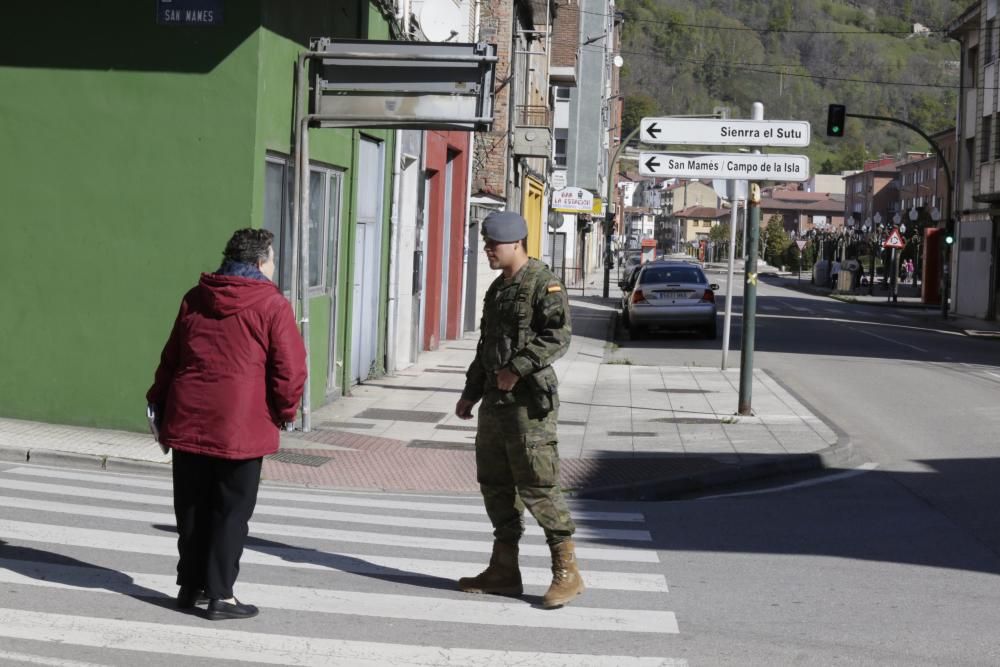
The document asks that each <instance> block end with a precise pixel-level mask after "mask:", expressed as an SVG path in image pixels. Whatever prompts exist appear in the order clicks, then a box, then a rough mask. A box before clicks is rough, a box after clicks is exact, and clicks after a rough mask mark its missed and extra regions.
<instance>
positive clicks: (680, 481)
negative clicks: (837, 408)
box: [567, 369, 854, 501]
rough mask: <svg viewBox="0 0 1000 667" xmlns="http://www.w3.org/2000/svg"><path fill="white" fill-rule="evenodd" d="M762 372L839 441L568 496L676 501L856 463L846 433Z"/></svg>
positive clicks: (764, 370)
mask: <svg viewBox="0 0 1000 667" xmlns="http://www.w3.org/2000/svg"><path fill="white" fill-rule="evenodd" d="M761 370H763V372H764V373H766V374H767V375H768V377H770V378H771V379H772V380H774V381H775V382H776V383H777V384H779V385H780V386H781V388H782V389H784V390H785V391H787V392H788V393H789V394H791V395H792V396H793V397H794V398H795V399H796V400H797V401H799V402H800V403H801V404H802V405H803V406H805V407H806V408H808V409H809V411H810V412H812V413H813V415H815V416H816V417H817V418H818V419H819V420H820V421H822V422H823V423H824V424H825V425H826V426H827V428H829V429H830V430H831V431H833V432H834V433H835V434H836V436H837V442H836V443H834V444H832V445H830V446H829V447H826V448H825V449H821V450H818V451H816V452H813V453H811V454H792V455H788V456H782V457H780V458H777V459H774V460H770V461H759V462H757V463H751V464H746V465H742V464H738V465H735V466H733V467H729V468H722V469H720V470H711V471H705V472H701V473H693V474H685V475H679V476H677V477H666V478H660V479H656V480H650V481H647V482H640V483H633V484H627V485H625V484H616V485H613V486H604V487H596V488H590V489H578V490H575V491H573V492H572V493H568V494H567V495H569V496H571V497H573V498H580V499H584V500H633V501H635V500H676V499H679V498H682V497H685V496H689V495H691V494H694V493H700V492H704V491H707V490H719V489H724V488H726V487H729V486H735V485H737V484H743V483H746V482H752V481H760V480H764V479H768V478H772V477H780V476H785V475H793V474H800V473H804V472H812V471H815V470H824V469H827V468H834V467H844V466H847V465H849V464H851V463H854V446H853V445H852V443H851V439H850V436H848V435H847V432H846V431H844V430H843V429H842V428H840V427H839V426H838V425H837V424H835V423H833V422H832V421H830V419H829V418H827V417H826V416H825V415H824V414H823V413H821V412H819V411H818V410H816V408H814V407H813V406H812V405H811V404H810V403H809V402H808V401H806V400H805V399H804V398H802V397H801V396H799V395H798V394H797V393H796V392H794V391H793V390H792V389H791V388H790V387H788V385H786V384H785V383H784V382H782V381H781V380H780V379H779V378H777V377H775V375H774V373H772V372H771V371H768V370H766V369H761Z"/></svg>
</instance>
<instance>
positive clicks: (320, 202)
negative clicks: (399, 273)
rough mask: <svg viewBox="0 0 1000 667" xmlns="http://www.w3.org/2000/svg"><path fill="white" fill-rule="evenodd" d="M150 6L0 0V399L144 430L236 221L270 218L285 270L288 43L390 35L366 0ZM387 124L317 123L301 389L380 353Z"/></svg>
mask: <svg viewBox="0 0 1000 667" xmlns="http://www.w3.org/2000/svg"><path fill="white" fill-rule="evenodd" d="M164 4H166V5H170V4H172V3H162V2H157V0H103V1H101V2H85V3H83V2H73V1H69V0H65V1H55V2H44V3H18V7H17V8H16V9H9V10H5V16H4V22H3V23H2V24H0V202H2V209H0V221H2V223H0V224H2V229H3V238H4V240H5V243H4V246H5V247H4V251H5V252H4V256H5V259H4V260H3V261H2V262H0V280H2V283H3V285H4V288H5V289H4V297H3V298H2V299H0V416H5V417H14V418H23V419H31V420H39V421H48V422H57V423H67V424H81V425H90V426H104V427H120V428H133V429H142V428H144V423H145V418H144V405H145V399H144V394H145V391H146V389H147V388H148V386H149V385H150V383H151V381H152V376H153V371H154V369H155V367H156V364H157V361H158V355H159V352H160V349H161V348H162V345H163V343H164V342H165V340H166V338H167V335H168V333H169V330H170V326H171V324H172V322H173V318H174V316H175V314H176V309H177V306H178V304H179V302H180V298H181V296H182V295H183V294H184V292H185V291H186V290H187V289H189V288H190V287H191V286H192V285H194V284H195V283H196V281H197V280H198V276H199V274H200V273H201V272H203V271H213V270H215V269H216V268H217V267H218V265H219V263H220V260H221V253H222V249H223V247H224V246H225V242H226V240H227V239H228V238H229V235H230V234H231V233H232V231H233V230H235V229H237V228H240V227H246V226H254V227H260V226H266V227H268V228H270V229H273V230H274V231H276V232H277V233H278V239H279V243H278V245H279V248H277V250H278V255H279V257H278V259H279V268H278V271H279V273H280V276H281V285H282V287H283V288H287V286H288V282H289V268H290V267H289V264H290V257H291V255H290V251H291V244H290V242H289V234H290V222H289V217H290V212H291V204H290V198H291V192H290V189H291V183H290V180H289V179H290V176H289V174H290V173H291V172H292V171H293V170H292V169H291V168H290V166H289V159H290V153H291V147H292V146H293V143H292V127H293V124H294V123H293V109H292V107H293V79H294V66H295V60H296V57H297V55H298V54H299V53H300V52H301V51H303V50H306V47H307V46H308V43H309V39H310V38H311V37H321V36H328V37H335V38H365V39H389V38H391V35H390V28H391V25H390V21H391V18H388V17H385V16H383V14H382V13H381V12H380V11H379V9H378V7H377V6H376V5H375V4H369V3H368V2H367V1H360V2H350V1H346V0H341V1H337V2H319V1H309V0H296V1H295V2H286V1H283V0H239V1H237V0H214V1H213V0H200V2H199V1H198V0H195V1H194V2H192V1H191V0H187V1H186V3H185V2H180V3H178V4H174V6H175V7H176V6H178V5H184V4H187V5H196V6H197V5H203V6H207V7H209V8H210V9H211V8H212V7H213V6H214V12H213V14H211V15H205V14H202V15H196V16H194V17H193V18H194V20H200V21H202V23H200V24H195V25H186V24H183V23H184V20H185V17H184V16H172V17H171V16H164V15H162V14H161V13H160V12H161V8H162V7H163V5H164ZM187 18H191V17H187ZM170 19H178V20H179V24H178V23H171V22H170ZM392 135H393V133H392V132H387V131H381V132H380V131H373V132H362V131H357V130H313V131H312V135H311V140H310V141H311V147H310V158H311V165H312V171H311V182H312V188H313V198H312V206H311V210H310V215H309V224H308V229H309V233H310V239H311V245H312V248H313V253H312V258H311V262H310V264H311V270H310V276H309V278H310V284H311V288H310V291H309V294H310V299H311V300H310V309H311V313H310V315H311V318H310V319H311V335H310V339H311V341H310V342H311V353H312V358H311V364H310V366H311V388H312V404H313V407H316V406H319V405H322V404H323V403H324V402H326V401H328V400H330V399H331V398H333V397H335V396H336V395H337V394H338V393H342V392H344V391H345V388H349V387H350V385H351V383H352V381H353V380H356V379H358V378H362V379H363V378H365V377H368V376H369V375H370V374H378V373H379V372H380V371H381V361H380V360H381V359H383V358H384V350H383V346H384V340H385V336H384V332H383V327H384V322H385V316H384V309H385V300H386V299H385V291H386V290H385V288H384V285H385V284H386V269H385V267H386V265H387V255H388V248H387V246H388V234H387V233H385V228H386V226H387V219H388V214H389V196H390V194H391V187H390V186H391V183H390V180H391V169H390V166H389V162H390V157H391V155H392V151H393V146H392V141H393V138H392ZM359 174H361V175H362V177H361V178H359ZM357 340H363V341H365V345H363V346H352V341H357Z"/></svg>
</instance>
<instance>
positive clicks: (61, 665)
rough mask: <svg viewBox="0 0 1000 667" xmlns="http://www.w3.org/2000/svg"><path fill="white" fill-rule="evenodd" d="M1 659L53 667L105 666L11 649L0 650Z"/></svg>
mask: <svg viewBox="0 0 1000 667" xmlns="http://www.w3.org/2000/svg"><path fill="white" fill-rule="evenodd" d="M0 660H3V661H4V664H6V661H8V660H10V661H14V662H23V663H27V664H30V665H51V667H104V665H99V664H97V663H95V662H80V661H79V660H63V659H62V658H50V657H48V656H45V655H30V654H28V653H13V652H11V651H0Z"/></svg>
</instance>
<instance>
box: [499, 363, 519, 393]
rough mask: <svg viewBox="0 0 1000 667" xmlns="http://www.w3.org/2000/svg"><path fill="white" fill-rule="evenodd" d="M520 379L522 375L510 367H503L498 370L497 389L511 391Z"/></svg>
mask: <svg viewBox="0 0 1000 667" xmlns="http://www.w3.org/2000/svg"><path fill="white" fill-rule="evenodd" d="M520 379H521V376H520V375H518V374H517V373H515V372H514V371H512V370H510V369H509V368H501V369H500V370H498V371H497V389H499V390H500V391H510V390H511V389H513V388H514V385H515V384H517V381H518V380H520Z"/></svg>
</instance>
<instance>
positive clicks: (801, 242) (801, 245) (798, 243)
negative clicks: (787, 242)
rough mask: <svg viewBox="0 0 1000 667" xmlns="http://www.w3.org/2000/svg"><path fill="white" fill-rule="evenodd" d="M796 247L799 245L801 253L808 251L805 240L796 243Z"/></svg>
mask: <svg viewBox="0 0 1000 667" xmlns="http://www.w3.org/2000/svg"><path fill="white" fill-rule="evenodd" d="M795 245H797V246H798V247H799V252H802V251H803V250H805V249H806V242H805V241H804V240H802V239H799V240H798V241H796V242H795Z"/></svg>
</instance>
